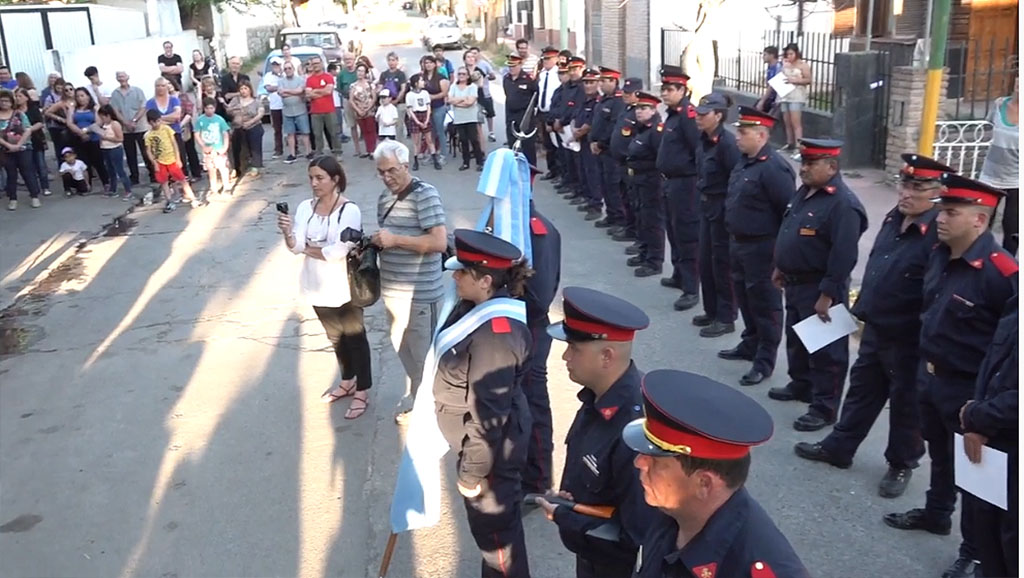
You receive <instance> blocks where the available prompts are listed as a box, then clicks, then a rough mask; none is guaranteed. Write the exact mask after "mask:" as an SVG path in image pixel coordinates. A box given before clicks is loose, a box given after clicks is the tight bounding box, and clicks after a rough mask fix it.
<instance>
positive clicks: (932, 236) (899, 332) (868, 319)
mask: <svg viewBox="0 0 1024 578" xmlns="http://www.w3.org/2000/svg"><path fill="white" fill-rule="evenodd" d="M938 214H939V210H938V209H936V208H932V209H930V210H928V211H925V212H924V213H922V214H920V215H918V216H916V217H914V218H913V219H912V220H911V222H910V224H909V225H908V226H907V228H906V229H905V230H904V229H903V221H904V216H903V213H900V211H899V208H898V207H894V208H893V209H892V210H891V211H889V213H888V214H886V216H885V220H884V221H882V227H881V229H879V231H878V235H877V236H876V237H875V243H874V245H872V247H871V253H870V255H869V256H868V262H867V265H866V266H865V268H864V280H863V281H862V282H861V287H860V295H859V296H858V297H857V302H856V303H855V304H854V306H853V309H852V310H851V313H853V314H854V315H856V316H857V318H858V319H860V320H861V321H864V322H865V323H870V324H871V325H873V326H874V327H875V328H876V329H878V334H879V336H880V337H882V338H883V339H885V340H887V341H900V342H902V343H906V344H913V343H916V342H917V339H918V334H919V333H920V332H921V307H922V303H923V299H924V297H923V291H924V270H925V267H927V266H928V259H929V257H930V256H931V253H932V249H934V248H935V244H936V243H937V242H938V227H937V226H936V225H935V218H936V217H937V216H938Z"/></svg>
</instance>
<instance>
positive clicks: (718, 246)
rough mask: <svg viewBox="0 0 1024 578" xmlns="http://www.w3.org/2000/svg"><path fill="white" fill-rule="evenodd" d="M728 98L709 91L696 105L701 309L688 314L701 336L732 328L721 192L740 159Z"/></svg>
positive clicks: (733, 315)
mask: <svg viewBox="0 0 1024 578" xmlns="http://www.w3.org/2000/svg"><path fill="white" fill-rule="evenodd" d="M731 106H732V100H731V99H730V98H729V97H727V96H724V95H722V94H719V93H717V92H712V93H711V94H709V95H707V96H705V97H704V98H702V99H700V104H699V106H697V128H699V129H700V151H699V153H698V155H697V192H698V193H699V194H700V259H698V261H699V264H700V288H701V294H702V296H703V302H704V313H702V314H700V315H696V316H695V317H694V318H693V324H694V325H696V326H697V327H700V328H701V330H700V336H701V337H720V336H722V335H725V334H727V333H733V332H734V331H736V325H735V322H736V293H735V291H734V289H733V286H732V273H731V272H730V270H729V231H728V229H726V228H725V193H726V191H727V190H728V188H729V176H730V175H731V173H732V169H733V168H734V167H735V166H736V164H737V163H739V161H740V149H738V148H737V147H736V137H735V136H733V134H732V132H730V131H728V130H725V117H726V115H727V114H728V113H729V108H730V107H731Z"/></svg>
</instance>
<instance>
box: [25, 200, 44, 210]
mask: <svg viewBox="0 0 1024 578" xmlns="http://www.w3.org/2000/svg"><path fill="white" fill-rule="evenodd" d="M28 204H29V205H31V206H32V208H33V209H38V208H39V207H42V206H43V203H42V202H40V201H39V199H37V198H36V197H32V200H31V201H29V202H28Z"/></svg>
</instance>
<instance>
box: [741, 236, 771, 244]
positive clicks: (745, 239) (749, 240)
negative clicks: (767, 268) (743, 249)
mask: <svg viewBox="0 0 1024 578" xmlns="http://www.w3.org/2000/svg"><path fill="white" fill-rule="evenodd" d="M730 236H731V237H732V240H733V241H736V242H737V243H756V242H758V241H767V240H769V239H775V235H730Z"/></svg>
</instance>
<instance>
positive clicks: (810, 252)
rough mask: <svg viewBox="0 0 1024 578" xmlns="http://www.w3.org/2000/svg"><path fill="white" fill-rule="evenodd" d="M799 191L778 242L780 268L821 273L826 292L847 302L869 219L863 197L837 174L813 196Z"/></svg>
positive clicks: (786, 271)
mask: <svg viewBox="0 0 1024 578" xmlns="http://www.w3.org/2000/svg"><path fill="white" fill-rule="evenodd" d="M809 192H810V187H808V186H807V185H803V186H801V187H800V188H799V189H797V192H796V195H794V197H793V200H792V201H791V202H790V205H789V208H788V211H787V213H786V216H785V218H784V219H783V220H782V227H781V228H780V229H779V237H778V240H777V241H776V244H775V258H776V261H777V262H776V267H777V268H778V269H779V271H781V272H782V273H783V274H785V275H809V276H815V275H820V276H821V277H822V279H821V281H820V282H819V284H818V287H819V289H820V291H821V293H823V294H825V295H828V296H829V297H831V298H832V300H833V301H836V302H838V301H843V300H844V299H845V298H846V295H844V293H845V292H846V287H847V285H848V284H849V280H850V273H851V272H852V271H853V267H854V265H856V264H857V242H858V241H859V240H860V236H861V235H862V234H864V231H866V230H867V228H868V217H867V213H866V212H865V210H864V206H863V205H862V204H861V202H860V200H859V199H858V198H857V196H856V195H855V194H854V193H853V191H851V190H850V188H849V187H847V186H846V183H844V182H843V179H842V177H841V176H840V175H839V173H836V174H835V176H833V177H832V178H831V179H830V180H829V182H828V183H826V184H825V186H823V187H821V188H819V189H817V190H815V191H814V192H813V193H811V194H810V196H808V193H809Z"/></svg>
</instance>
